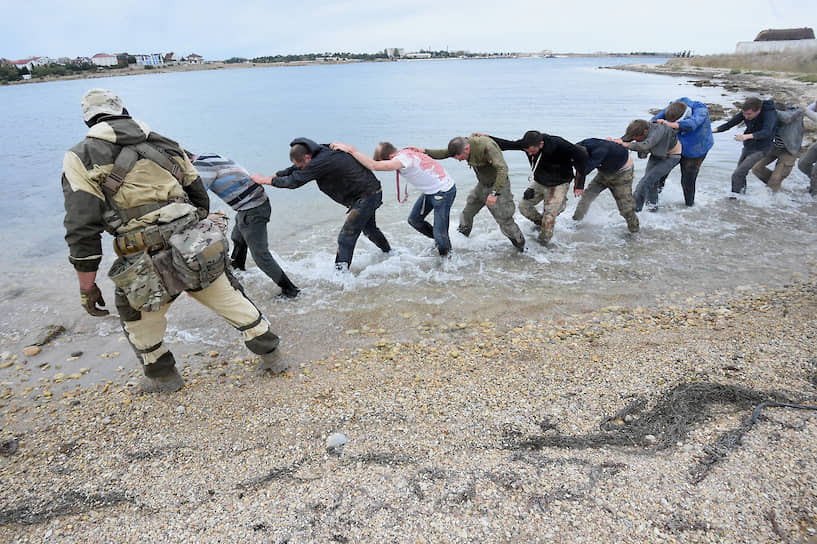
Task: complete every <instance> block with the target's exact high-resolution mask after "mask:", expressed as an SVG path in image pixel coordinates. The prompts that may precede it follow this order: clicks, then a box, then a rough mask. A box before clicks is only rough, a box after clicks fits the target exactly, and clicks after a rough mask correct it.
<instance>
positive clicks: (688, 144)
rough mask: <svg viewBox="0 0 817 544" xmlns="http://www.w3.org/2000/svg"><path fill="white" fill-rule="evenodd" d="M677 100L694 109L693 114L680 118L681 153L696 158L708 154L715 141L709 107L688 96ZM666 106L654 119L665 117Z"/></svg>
mask: <svg viewBox="0 0 817 544" xmlns="http://www.w3.org/2000/svg"><path fill="white" fill-rule="evenodd" d="M677 102H683V103H684V104H686V105H687V107H689V109H691V110H692V115H690V116H689V117H686V118H683V119H679V120H678V139H679V140H680V141H681V149H682V151H681V155H682V156H684V157H689V158H691V159H692V158H695V157H703V156H704V155H706V154H707V153H708V152H709V150H710V149H712V145H713V144H714V143H715V141H714V139H713V138H712V126H711V125H712V122H711V121H710V120H709V108H707V107H706V104H704V103H703V102H698V101H697V100H690V99H689V98H687V97H686V96H684V97H681V98H679V99H678V100H677ZM665 111H666V108H664V109H663V110H661V111H659V112H658V113H656V114H655V115H654V116H653V118H652V121H655V120H657V119H664V112H665Z"/></svg>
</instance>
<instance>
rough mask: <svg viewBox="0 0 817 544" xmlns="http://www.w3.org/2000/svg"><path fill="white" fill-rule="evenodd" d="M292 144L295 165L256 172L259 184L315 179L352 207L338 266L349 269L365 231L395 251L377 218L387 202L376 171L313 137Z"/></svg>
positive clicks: (301, 182)
mask: <svg viewBox="0 0 817 544" xmlns="http://www.w3.org/2000/svg"><path fill="white" fill-rule="evenodd" d="M289 145H290V149H289V159H290V160H291V161H292V166H290V167H289V168H287V169H285V170H280V171H279V172H276V173H275V174H273V175H272V176H270V177H264V176H262V175H261V174H253V175H252V176H250V179H252V180H253V181H254V182H255V183H258V184H259V185H272V186H273V187H281V188H284V189H297V188H298V187H301V186H302V185H305V184H306V183H309V182H310V181H312V180H313V179H314V180H316V181H317V183H318V188H319V189H320V190H321V191H322V192H323V193H324V194H326V196H328V197H329V198H331V199H332V200H334V201H335V202H337V203H338V204H342V205H344V206H346V207H347V208H348V212H347V217H346V222H345V223H344V224H343V227H342V228H341V229H340V234H338V252H337V255H336V256H335V267H336V268H337V269H338V270H348V269H349V265H351V264H352V255H353V254H354V252H355V245H356V244H357V239H358V238H359V237H360V233H361V232H362V233H363V234H365V235H366V237H367V238H368V239H369V240H371V241H372V243H374V245H376V246H377V247H378V248H380V249H381V250H382V251H383V252H384V253H388V252H389V251H391V246H390V245H389V241H388V240H386V236H385V235H384V234H383V233H382V232H381V231H380V229H379V228H378V227H377V223H376V222H375V211H376V210H377V208H379V207H380V205H381V204H382V203H383V191H382V189H381V187H380V181H379V180H378V179H377V178H376V177H375V175H374V174H373V173H372V171H371V170H369V169H368V168H366V167H365V166H363V165H362V164H360V163H359V162H357V161H356V160H355V158H354V157H352V156H351V155H349V154H348V153H344V152H343V151H337V150H334V149H330V148H329V146H326V145H319V144H317V143H315V142H314V141H312V140H310V139H309V138H295V139H294V140H292V142H290V144H289Z"/></svg>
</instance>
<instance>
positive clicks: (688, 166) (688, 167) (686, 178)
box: [681, 153, 706, 206]
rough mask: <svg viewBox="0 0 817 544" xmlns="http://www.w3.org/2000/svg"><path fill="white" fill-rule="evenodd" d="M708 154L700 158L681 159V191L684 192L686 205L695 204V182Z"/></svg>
mask: <svg viewBox="0 0 817 544" xmlns="http://www.w3.org/2000/svg"><path fill="white" fill-rule="evenodd" d="M705 158H706V153H704V154H703V155H702V156H700V157H681V189H682V190H683V191H684V204H686V205H687V206H692V205H693V204H695V182H696V181H697V179H698V172H699V171H700V170H701V164H702V163H703V162H704V159H705Z"/></svg>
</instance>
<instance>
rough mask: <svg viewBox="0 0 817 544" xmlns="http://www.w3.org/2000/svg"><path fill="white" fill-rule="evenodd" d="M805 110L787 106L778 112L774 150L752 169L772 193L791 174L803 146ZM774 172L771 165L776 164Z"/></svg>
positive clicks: (777, 189)
mask: <svg viewBox="0 0 817 544" xmlns="http://www.w3.org/2000/svg"><path fill="white" fill-rule="evenodd" d="M804 115H805V108H798V107H797V106H788V105H787V106H785V107H784V109H783V110H782V111H781V110H778V111H777V128H775V131H774V139H773V140H772V148H771V149H770V150H768V151H767V152H766V154H765V155H763V158H762V159H760V160H759V161H757V163H756V164H755V165H754V166H753V167H752V173H753V174H754V175H756V176H757V177H758V179H760V181H762V182H763V183H765V184H766V185H768V186H769V189H771V190H772V192H774V193H776V192H777V191H779V190H780V186H781V185H782V184H783V180H784V179H786V178H787V177H788V175H789V174H791V171H792V168H794V163H795V161H796V160H797V154H798V153H800V148H801V147H802V146H803V117H804ZM775 161H777V162H776V163H775V165H774V170H770V169H769V164H771V163H773V162H775Z"/></svg>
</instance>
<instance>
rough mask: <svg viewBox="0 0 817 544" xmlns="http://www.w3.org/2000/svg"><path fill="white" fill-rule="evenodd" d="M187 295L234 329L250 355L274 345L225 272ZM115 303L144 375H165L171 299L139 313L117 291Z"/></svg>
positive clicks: (258, 316) (169, 357)
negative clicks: (166, 332) (166, 339)
mask: <svg viewBox="0 0 817 544" xmlns="http://www.w3.org/2000/svg"><path fill="white" fill-rule="evenodd" d="M187 293H188V294H189V295H190V296H191V297H192V298H194V299H195V300H196V301H197V302H199V303H201V304H203V305H204V306H207V307H208V308H210V309H211V310H213V311H214V312H215V313H216V314H218V315H219V316H221V317H222V318H224V319H225V320H226V321H227V322H228V323H229V324H230V325H232V326H233V327H235V328H236V329H238V330H239V331H240V332H241V335H242V337H243V339H244V344H245V345H246V346H247V349H249V350H250V351H251V352H253V353H256V354H258V355H264V354H267V353H271V352H272V351H274V350H275V349H276V347H277V346H278V337H277V336H276V335H275V334H273V333H272V332H271V331H270V328H269V323H267V321H266V320H265V319H264V317H263V316H262V315H261V312H260V311H258V309H257V308H256V307H255V305H254V304H253V303H252V301H250V299H249V298H247V296H246V295H245V294H244V292H243V289H242V287H241V285H240V284H239V283H238V282H237V281H236V280H235V279H234V278H233V277H232V276H229V273H227V272H225V273H223V274H221V275H220V276H219V277H218V278H216V279H215V281H213V282H212V283H211V284H210V285H209V286H207V287H206V288H204V289H201V290H199V291H188V292H187ZM174 300H175V298H174ZM115 302H116V308H117V310H118V311H119V318H120V320H121V323H122V329H123V330H124V332H125V337H126V338H127V339H128V341H129V342H130V344H131V347H132V348H133V350H134V351H135V352H136V355H137V357H138V358H139V360H140V361H141V363H142V365H143V370H144V373H145V375H146V376H151V377H156V376H162V375H164V374H166V373H167V372H169V371H170V369H171V368H172V367H174V366H175V364H176V361H175V359H174V357H173V354H172V353H171V352H170V351H169V350H168V349H167V347H165V345H164V343H163V340H164V335H165V330H166V329H167V319H166V318H165V314H166V313H167V311H168V310H169V309H170V305H171V304H172V303H173V300H171V301H170V302H168V303H167V304H164V305H163V306H162V307H161V308H159V309H158V310H156V311H155V312H145V311H142V312H140V311H138V310H134V309H133V308H131V307H130V305H129V304H128V299H127V298H125V295H124V293H123V292H122V291H121V290H120V289H117V290H116V301H115Z"/></svg>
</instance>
